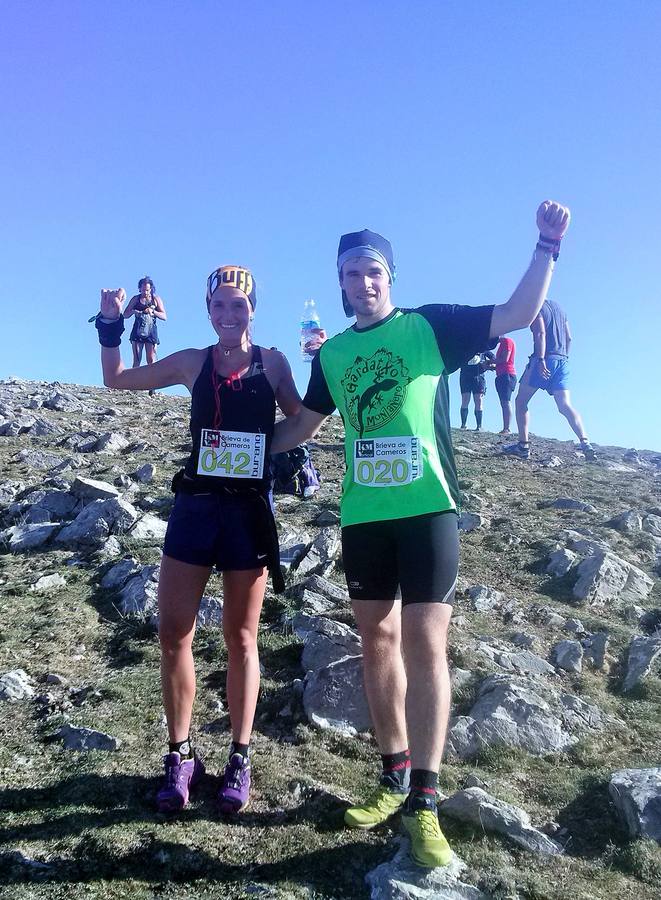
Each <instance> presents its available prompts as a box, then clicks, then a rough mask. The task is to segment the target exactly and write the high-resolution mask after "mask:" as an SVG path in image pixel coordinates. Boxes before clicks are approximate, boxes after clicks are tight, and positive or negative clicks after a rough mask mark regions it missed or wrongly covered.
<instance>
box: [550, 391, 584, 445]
mask: <svg viewBox="0 0 661 900" xmlns="http://www.w3.org/2000/svg"><path fill="white" fill-rule="evenodd" d="M553 399H554V400H555V403H556V406H557V407H558V412H560V413H561V414H562V415H563V416H564V417H565V419H566V420H567V421H568V422H569V426H570V428H571V430H572V431H573V432H574V434H575V435H576V437H577V438H578V439H579V441H581V442H583V443H584V442H586V441H587V439H588V438H587V435H586V433H585V428H584V427H583V421H582V419H581V417H580V415H579V414H578V413H577V411H576V410H575V409H574V407H573V406H572V405H571V400H570V397H569V391H554V392H553Z"/></svg>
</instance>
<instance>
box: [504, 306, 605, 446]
mask: <svg viewBox="0 0 661 900" xmlns="http://www.w3.org/2000/svg"><path fill="white" fill-rule="evenodd" d="M530 330H531V332H532V337H533V345H534V350H533V353H532V356H531V357H530V358H529V359H528V365H527V366H526V368H525V371H524V373H523V375H522V376H521V381H520V382H519V390H518V392H517V395H516V400H515V401H514V406H515V409H516V424H517V427H518V429H519V442H518V443H517V444H509V445H508V446H507V447H503V453H507V454H508V455H510V456H517V457H518V458H519V459H530V434H529V431H528V427H529V424H530V417H529V414H528V404H529V403H530V401H531V399H532V397H533V396H534V395H535V394H536V393H537V391H538V390H540V389H541V390H543V391H546V392H547V393H548V394H550V395H551V396H552V397H553V399H554V400H555V405H556V406H557V407H558V412H559V413H560V414H561V415H563V416H564V417H565V419H566V420H567V421H568V422H569V426H570V428H571V430H572V431H573V432H574V434H575V435H576V437H577V438H578V440H579V444H578V449H579V450H580V451H581V453H582V454H583V456H584V457H585V458H586V459H587V460H590V461H593V460H596V458H597V453H596V451H595V449H594V447H593V446H592V444H591V443H590V441H589V440H588V436H587V433H586V431H585V426H584V425H583V420H582V419H581V417H580V415H579V413H578V412H577V411H576V410H575V409H574V407H573V406H572V404H571V398H570V396H569V348H570V347H571V332H570V330H569V322H568V320H567V314H566V313H565V311H564V309H563V308H562V307H561V306H560V304H559V303H556V302H555V301H554V300H546V301H545V302H544V305H543V306H542V308H541V309H540V311H539V314H538V315H537V316H536V317H535V319H534V321H533V322H532V324H531V326H530Z"/></svg>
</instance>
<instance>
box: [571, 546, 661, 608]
mask: <svg viewBox="0 0 661 900" xmlns="http://www.w3.org/2000/svg"><path fill="white" fill-rule="evenodd" d="M577 572H578V580H577V582H576V584H575V585H574V588H573V596H574V599H575V600H576V601H577V602H578V603H581V604H582V603H586V602H587V603H588V604H589V605H590V606H606V605H609V604H611V603H614V602H617V603H624V602H628V603H639V602H640V601H641V600H644V599H645V598H646V597H647V595H648V594H649V593H650V591H651V590H652V587H653V581H652V579H651V578H650V577H649V576H648V575H646V574H645V573H644V572H643V571H642V570H641V569H639V568H637V566H633V565H631V563H628V562H626V561H625V560H623V559H621V558H620V557H619V556H616V555H615V554H614V553H611V552H608V551H604V550H599V551H598V552H596V553H594V554H593V555H591V556H588V557H586V558H585V559H584V560H583V562H582V563H581V564H580V565H579V566H578V570H577Z"/></svg>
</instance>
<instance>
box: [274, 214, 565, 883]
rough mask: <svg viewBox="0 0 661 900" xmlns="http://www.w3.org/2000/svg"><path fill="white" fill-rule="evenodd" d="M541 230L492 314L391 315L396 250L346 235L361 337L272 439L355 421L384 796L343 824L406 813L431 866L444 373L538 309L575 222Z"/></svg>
mask: <svg viewBox="0 0 661 900" xmlns="http://www.w3.org/2000/svg"><path fill="white" fill-rule="evenodd" d="M537 224H538V227H539V231H540V237H539V241H538V243H537V246H536V248H535V252H534V254H533V258H532V261H531V263H530V266H529V267H528V269H527V271H526V272H525V274H524V276H523V278H522V279H521V282H520V283H519V286H518V287H517V288H516V290H515V291H514V293H513V294H512V296H511V297H510V299H509V300H508V301H507V302H506V303H503V304H500V305H497V306H480V307H470V306H456V305H445V304H434V305H429V306H422V307H418V308H417V309H400V308H397V307H395V306H394V305H393V303H392V301H391V293H390V292H391V287H392V283H393V281H394V278H395V266H394V262H393V254H392V248H391V246H390V243H389V242H388V241H387V240H386V239H385V238H384V237H382V236H381V235H379V234H376V233H374V232H371V231H367V230H365V231H360V232H354V233H351V234H345V235H343V236H342V238H341V240H340V245H339V250H338V257H337V270H338V276H339V280H340V286H341V288H342V302H343V305H344V310H345V312H346V314H347V316H350V317H351V316H354V315H355V317H356V322H355V325H353V326H352V327H350V328H348V329H347V330H346V331H344V332H342V333H341V334H339V335H336V336H335V337H333V338H331V339H330V340H328V341H326V343H325V344H324V345H323V346H322V348H321V351H320V353H319V355H318V357H317V358H316V359H315V360H313V362H312V373H311V377H310V383H309V385H308V389H307V393H306V395H305V398H304V400H303V406H302V407H301V409H300V411H299V412H298V413H296V415H294V416H292V417H290V418H289V419H287V420H286V421H284V422H282V423H278V424H277V425H276V427H275V432H274V438H273V451H274V452H276V451H282V450H286V449H288V448H290V447H293V446H295V445H296V444H298V443H300V442H301V441H303V440H307V439H308V438H310V437H311V436H312V435H314V434H315V433H316V432H317V431H318V430H319V427H320V426H321V423H322V422H323V421H324V419H325V418H326V417H327V416H329V415H331V413H332V412H333V411H334V410H335V409H337V410H339V412H340V414H341V416H342V419H343V421H344V426H345V462H346V473H345V476H344V482H343V488H342V509H341V511H342V555H343V564H344V570H345V575H346V579H347V585H348V589H349V596H350V597H351V599H352V603H353V609H354V614H355V617H356V622H357V625H358V628H359V630H360V633H361V637H362V641H363V668H364V678H365V691H366V695H367V700H368V703H369V707H370V713H371V717H372V724H373V727H374V732H375V735H376V739H377V742H378V745H379V749H380V752H381V759H382V774H381V778H380V781H379V785H378V786H377V788H376V790H375V792H374V793H373V795H372V796H371V797H369V798H368V799H367V800H366V802H365V803H364V804H362V805H359V806H355V807H351V808H349V809H348V810H347V811H346V813H345V823H346V824H347V825H348V826H349V827H353V828H361V829H369V828H373V827H374V826H377V825H379V824H381V823H382V822H385V821H386V820H387V819H388V818H390V816H392V815H393V814H394V813H396V812H398V811H399V810H400V809H401V811H402V824H403V826H404V828H405V830H406V832H408V834H409V836H410V838H411V854H412V857H413V859H414V860H415V862H417V863H418V864H420V865H422V866H428V867H433V866H441V865H447V864H448V863H449V862H450V861H451V859H452V851H451V849H450V847H449V846H448V843H447V841H446V839H445V837H444V835H443V834H442V832H441V830H440V827H439V823H438V817H437V814H436V787H437V781H438V770H439V767H440V763H441V756H442V751H443V745H444V742H445V734H446V730H447V721H448V715H449V708H450V679H449V672H448V666H447V658H446V641H447V631H448V625H449V622H450V617H451V614H452V602H453V599H454V591H455V586H456V581H457V569H458V561H459V539H458V528H457V508H458V504H459V486H458V482H457V474H456V469H455V464H454V457H453V451H452V441H451V436H450V422H449V413H448V409H449V399H448V375H449V374H450V373H451V372H454V371H455V370H456V369H458V368H460V367H461V366H462V365H463V364H464V363H465V362H466V361H467V360H469V359H470V358H471V357H472V356H474V355H475V354H476V353H478V352H482V351H484V350H485V348H492V347H495V345H496V343H497V341H498V337H499V335H502V334H504V333H507V332H509V331H513V330H515V329H518V328H524V327H526V326H527V325H529V324H530V322H532V320H533V319H534V318H535V316H536V315H537V313H538V312H539V309H540V307H541V305H542V303H543V301H544V298H545V296H546V292H547V289H548V285H549V283H550V280H551V274H552V271H553V265H554V261H555V259H557V256H558V252H559V247H560V240H561V238H562V236H563V235H564V233H565V231H566V229H567V226H568V224H569V211H568V210H567V209H566V208H564V207H562V206H560V205H559V204H557V203H553V202H551V201H545V202H544V203H542V204H541V206H540V207H539V210H538V212H537ZM494 229H495V230H496V231H497V232H499V231H500V223H498V222H494V223H492V230H494ZM424 283H425V285H428V284H429V281H428V280H425V282H424Z"/></svg>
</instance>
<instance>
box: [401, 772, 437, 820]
mask: <svg viewBox="0 0 661 900" xmlns="http://www.w3.org/2000/svg"><path fill="white" fill-rule="evenodd" d="M437 785H438V772H429V771H427V769H411V793H410V794H409V796H408V800H407V801H406V811H407V812H415V811H416V810H418V809H428V810H430V811H431V812H436V786H437Z"/></svg>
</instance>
